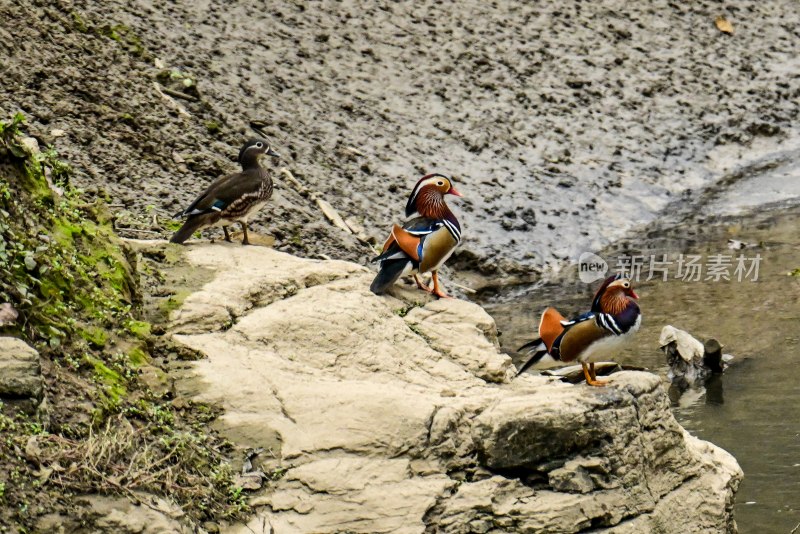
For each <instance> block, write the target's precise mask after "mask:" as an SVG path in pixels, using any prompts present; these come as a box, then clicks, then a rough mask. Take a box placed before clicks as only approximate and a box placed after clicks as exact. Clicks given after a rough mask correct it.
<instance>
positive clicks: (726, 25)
mask: <svg viewBox="0 0 800 534" xmlns="http://www.w3.org/2000/svg"><path fill="white" fill-rule="evenodd" d="M714 23H715V24H716V25H717V29H719V31H721V32H722V33H729V34H731V35H733V24H731V23H730V21H728V19H726V18H725V17H723V16H722V15H720V16H718V17H717V19H716V20H715V21H714Z"/></svg>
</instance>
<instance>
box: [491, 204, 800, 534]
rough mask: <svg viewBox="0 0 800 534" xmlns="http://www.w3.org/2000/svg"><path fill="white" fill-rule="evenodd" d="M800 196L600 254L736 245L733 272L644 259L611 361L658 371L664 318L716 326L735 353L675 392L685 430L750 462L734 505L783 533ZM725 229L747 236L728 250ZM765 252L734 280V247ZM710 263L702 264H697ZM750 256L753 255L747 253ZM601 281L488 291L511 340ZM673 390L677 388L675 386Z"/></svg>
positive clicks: (796, 502) (799, 471) (793, 469)
mask: <svg viewBox="0 0 800 534" xmlns="http://www.w3.org/2000/svg"><path fill="white" fill-rule="evenodd" d="M798 217H800V208H798V207H786V206H784V207H782V208H780V209H774V210H773V211H771V212H764V211H760V212H759V213H757V214H750V215H737V216H726V217H724V218H714V219H705V220H703V219H702V217H695V218H693V219H690V220H684V221H683V222H682V223H681V224H680V225H677V226H675V225H672V226H669V225H665V226H664V227H661V228H649V229H648V231H647V232H646V233H645V232H642V236H643V237H642V238H641V239H639V240H630V241H627V242H625V243H620V244H619V245H617V246H616V247H615V249H614V250H609V251H606V253H605V254H601V256H604V257H605V258H606V260H607V261H608V263H609V265H610V267H611V269H612V270H614V266H615V263H616V262H615V260H614V259H613V258H616V257H617V255H618V254H622V253H632V254H634V253H635V254H643V255H644V256H646V257H649V256H650V255H652V254H655V255H656V256H657V258H658V259H661V255H662V254H667V255H668V258H671V259H672V260H676V257H677V256H678V255H679V254H684V255H685V256H684V257H687V255H689V254H695V255H700V256H701V258H702V262H703V263H704V264H705V262H707V261H708V259H709V258H711V257H712V256H714V255H718V254H721V255H723V256H731V257H733V259H732V266H731V268H730V269H729V272H730V275H731V277H732V278H733V279H732V280H730V281H724V280H721V281H714V280H713V279H712V280H705V278H706V272H705V269H704V271H703V273H702V276H701V280H700V281H698V282H689V281H684V280H681V279H675V278H674V276H675V275H676V274H677V266H676V265H675V264H673V265H671V266H668V276H669V279H668V280H667V281H663V280H662V279H661V275H660V274H657V275H656V277H655V278H654V279H652V280H650V281H645V279H646V278H647V274H648V273H647V268H645V269H644V270H643V275H642V277H641V281H640V282H639V283H638V284H635V285H636V291H637V293H638V294H639V297H640V304H641V306H642V309H643V312H644V322H643V326H642V329H641V330H640V332H639V333H638V334H637V336H636V338H635V340H634V342H633V344H632V345H631V346H630V347H629V348H628V349H626V350H625V351H624V352H623V353H622V354H620V357H619V358H618V361H619V362H620V363H623V364H631V365H638V366H644V367H647V368H649V369H650V370H652V371H654V372H658V373H659V374H661V375H662V376H663V377H665V378H664V380H665V384H666V383H667V382H666V372H667V365H666V360H665V357H664V355H663V353H662V352H661V351H660V350H659V348H658V336H659V332H660V330H661V328H662V327H663V326H664V325H666V324H671V325H674V326H676V327H678V328H682V329H684V330H687V331H689V332H690V333H692V334H693V335H695V336H696V337H698V338H699V339H701V340H705V339H706V338H708V337H715V338H716V339H718V340H719V341H720V342H721V343H722V344H723V345H724V349H723V352H725V353H730V354H733V355H734V356H735V359H734V361H733V364H732V366H731V367H730V368H729V369H728V370H727V371H726V372H725V374H724V375H723V377H722V379H721V381H719V382H718V383H716V384H714V385H713V386H712V385H709V388H708V391H705V390H689V391H687V392H685V393H684V395H683V396H682V397H681V398H680V399H679V400H678V399H677V398H673V409H674V412H675V416H676V417H677V419H678V420H679V421H680V422H681V424H683V425H684V426H685V427H686V428H687V429H688V430H689V431H690V432H691V433H692V434H694V435H696V436H699V437H700V438H703V439H707V440H709V441H712V442H713V443H715V444H717V445H719V446H720V447H723V448H724V449H726V450H728V451H729V452H731V453H732V454H733V455H734V456H735V457H736V459H737V460H738V461H739V464H740V465H741V466H742V469H743V470H744V473H745V478H744V481H743V482H742V484H741V486H740V490H739V493H738V495H737V499H736V508H735V516H736V520H737V523H738V524H739V529H740V532H742V533H745V534H746V533H751V532H753V533H756V532H757V533H772V532H775V533H788V532H790V531H792V529H793V528H794V527H795V526H796V525H798V523H800V413H798V407H799V406H800V387H798V384H797V381H798V376H800V374H799V373H798V369H797V367H796V365H797V356H798V353H800V331H799V330H798V319H799V318H800V277H797V276H790V275H789V274H788V273H789V272H790V271H793V270H794V269H797V268H800V237H798V232H797V229H798V223H797V221H798ZM728 239H736V240H739V241H743V242H746V243H750V244H754V245H756V246H754V247H752V248H745V249H742V250H732V249H730V248H728ZM756 254H758V255H760V256H761V261H760V263H759V268H758V278H757V280H755V281H754V280H752V279H753V278H754V273H750V275H749V276H744V274H746V273H743V276H742V281H741V282H739V281H738V280H736V278H737V276H736V275H735V273H734V270H735V266H736V258H737V257H738V256H739V255H744V257H745V258H746V259H748V260H750V259H753V258H754V257H755V256H756ZM704 266H705V265H704ZM747 266H748V267H749V266H750V263H749V262H748V263H747ZM598 284H599V282H594V283H591V284H585V283H583V282H581V281H579V280H578V276H577V271H576V270H575V269H574V268H571V269H568V270H565V271H564V272H562V273H561V274H560V275H559V276H558V278H557V279H556V280H554V281H552V282H549V283H543V284H540V285H539V286H538V287H528V288H516V289H512V290H509V291H507V292H505V293H500V294H495V295H493V296H488V297H484V298H483V299H482V302H481V303H482V304H483V305H484V306H486V308H487V309H488V311H489V313H491V314H492V315H493V316H494V318H495V319H496V321H497V324H498V328H500V330H501V331H502V336H501V342H502V343H503V345H504V348H506V349H514V348H516V347H518V346H519V345H521V344H522V343H523V342H524V341H527V340H529V339H531V338H532V337H535V336H534V331H535V327H536V324H537V323H538V318H539V314H540V313H541V311H542V310H543V309H544V308H545V307H546V306H548V305H550V304H553V305H556V306H557V307H558V308H559V310H560V311H561V312H562V313H564V314H565V315H570V314H572V313H574V312H579V311H583V310H584V309H586V308H587V307H588V304H589V303H590V302H591V298H592V294H593V291H594V289H595V288H596V287H597V286H598ZM673 397H675V396H673Z"/></svg>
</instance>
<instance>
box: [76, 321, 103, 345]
mask: <svg viewBox="0 0 800 534" xmlns="http://www.w3.org/2000/svg"><path fill="white" fill-rule="evenodd" d="M80 335H81V337H82V338H83V339H85V340H86V341H87V342H88V343H89V345H90V346H91V347H92V348H94V349H102V348H103V347H105V346H106V343H107V342H108V334H107V333H106V331H105V330H104V329H102V328H99V327H97V326H90V327H88V328H84V329H81V330H80Z"/></svg>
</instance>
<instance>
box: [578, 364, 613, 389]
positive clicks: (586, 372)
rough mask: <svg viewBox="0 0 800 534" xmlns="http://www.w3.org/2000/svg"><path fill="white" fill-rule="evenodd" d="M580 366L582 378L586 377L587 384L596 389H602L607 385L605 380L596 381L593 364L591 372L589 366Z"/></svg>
mask: <svg viewBox="0 0 800 534" xmlns="http://www.w3.org/2000/svg"><path fill="white" fill-rule="evenodd" d="M581 366H583V376H584V377H586V383H587V384H589V385H590V386H596V387H603V386H605V385H608V381H606V380H597V375H595V372H594V364H592V366H591V370H590V368H589V366H588V365H586V364H585V363H582V364H581Z"/></svg>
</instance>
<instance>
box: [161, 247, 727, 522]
mask: <svg viewBox="0 0 800 534" xmlns="http://www.w3.org/2000/svg"><path fill="white" fill-rule="evenodd" d="M187 256H188V261H190V262H191V263H193V264H194V265H197V266H202V267H204V268H206V269H210V270H211V271H213V272H214V273H215V274H214V278H213V279H212V281H211V282H209V283H208V284H206V285H205V286H204V287H203V288H202V289H201V290H199V291H198V292H196V293H195V294H193V295H191V296H190V297H189V298H187V300H186V301H185V303H184V306H183V307H182V308H181V309H179V310H176V311H175V312H173V316H172V320H173V322H172V331H171V332H172V335H173V337H174V339H175V340H177V341H178V342H180V343H183V344H185V345H186V346H188V347H190V348H191V349H193V350H196V351H198V352H200V353H202V354H205V355H206V356H207V358H205V359H202V360H199V361H197V362H194V363H193V364H192V365H193V368H192V370H191V373H190V374H189V376H187V377H184V378H183V379H181V380H179V381H178V382H177V384H176V387H177V388H178V390H179V391H180V392H181V393H182V394H184V395H197V396H198V397H199V398H200V399H201V400H206V401H214V402H220V403H221V404H222V405H223V407H224V409H225V413H224V415H223V416H222V418H221V421H222V425H223V430H224V431H225V432H227V433H228V434H229V436H230V437H231V438H232V439H234V441H236V442H237V443H238V444H239V445H241V446H243V447H253V448H263V449H264V452H262V453H261V454H260V455H259V456H256V457H255V458H254V459H253V464H254V467H255V468H259V469H262V470H263V471H264V472H265V473H267V474H268V475H269V478H270V480H271V481H270V482H269V483H268V484H267V486H266V487H265V490H264V491H263V492H262V493H261V494H258V495H256V496H255V497H254V498H253V499H252V504H253V505H254V506H256V510H257V513H256V515H255V517H253V518H252V520H250V521H249V522H248V524H247V525H232V526H229V527H227V531H228V532H232V533H245V532H247V533H252V532H256V533H267V532H274V533H284V532H316V533H325V532H330V533H335V532H359V533H361V532H363V533H380V532H403V533H405V532H407V533H412V532H454V533H461V532H464V533H466V532H495V533H499V532H565V533H567V532H580V531H586V530H588V529H597V531H604V530H603V529H607V530H608V531H610V532H648V531H656V530H657V531H659V532H675V533H678V532H680V533H685V532H735V531H736V526H735V523H734V521H733V516H732V507H733V501H734V496H735V492H736V489H737V487H738V484H739V481H740V480H741V477H742V473H741V470H740V469H739V466H738V465H737V463H736V460H735V459H734V458H733V457H732V456H730V455H729V454H728V453H726V452H725V451H723V450H721V449H719V448H717V447H715V446H714V445H712V444H710V443H707V442H703V441H700V440H698V439H695V438H693V437H692V436H690V435H688V434H687V433H686V432H685V431H684V430H683V428H682V427H681V426H680V425H678V423H677V422H676V421H675V419H674V418H673V416H672V414H671V412H670V408H669V403H668V400H667V397H666V395H665V394H664V391H663V389H662V387H661V384H660V381H659V379H658V377H656V376H654V375H651V374H647V373H638V372H622V373H618V374H615V375H613V376H612V377H611V384H610V386H609V387H605V388H591V387H588V386H585V385H578V386H573V385H568V384H563V383H561V382H558V381H555V380H554V379H551V378H546V377H541V376H522V377H520V378H518V379H516V380H514V381H511V377H512V376H513V373H512V371H513V369H512V366H511V361H510V359H509V358H508V357H507V356H505V355H503V354H501V353H500V352H499V351H498V350H497V348H496V330H495V326H494V322H493V320H492V319H491V317H490V316H489V315H488V314H486V312H485V311H484V310H483V309H481V308H480V307H478V306H476V305H474V304H471V303H469V302H466V301H460V300H440V301H433V300H430V298H429V297H428V296H427V295H425V294H423V293H421V292H419V291H417V290H410V289H405V288H403V287H398V288H396V289H395V290H394V293H393V294H394V296H388V297H376V296H375V295H373V294H371V293H370V292H369V290H368V287H369V281H370V279H371V276H372V274H371V273H370V272H369V271H368V270H367V269H365V268H363V267H360V266H358V265H355V264H351V263H346V262H340V261H317V260H306V259H299V258H295V257H292V256H288V255H286V254H283V253H280V252H276V251H273V250H270V249H265V248H259V247H241V246H238V245H224V244H219V245H201V246H193V247H190V248H188V250H187Z"/></svg>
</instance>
